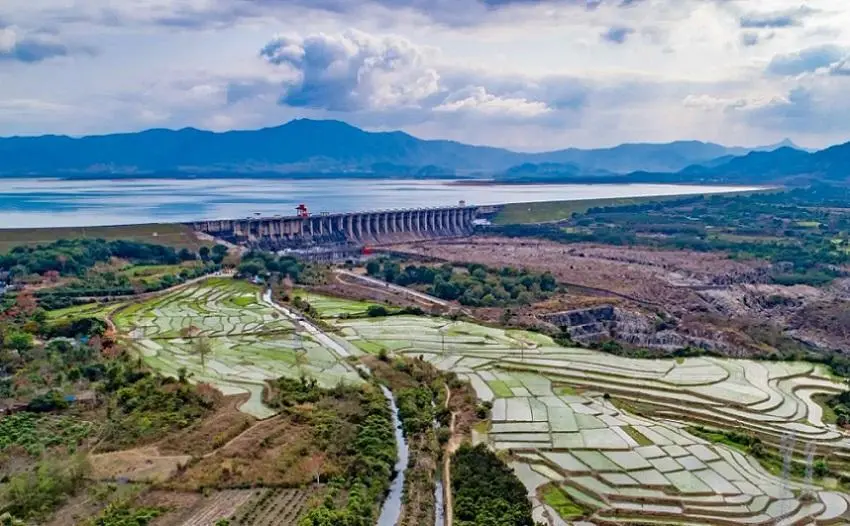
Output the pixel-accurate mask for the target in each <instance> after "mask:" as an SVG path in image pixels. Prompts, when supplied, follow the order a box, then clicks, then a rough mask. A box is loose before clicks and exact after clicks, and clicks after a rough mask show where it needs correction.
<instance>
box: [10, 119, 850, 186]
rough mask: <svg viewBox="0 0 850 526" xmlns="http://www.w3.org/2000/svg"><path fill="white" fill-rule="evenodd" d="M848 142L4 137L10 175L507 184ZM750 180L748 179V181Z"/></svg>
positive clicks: (815, 162) (611, 177)
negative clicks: (498, 144)
mask: <svg viewBox="0 0 850 526" xmlns="http://www.w3.org/2000/svg"><path fill="white" fill-rule="evenodd" d="M849 156H850V143H848V144H846V145H841V146H836V147H833V148H830V149H828V150H823V151H820V152H813V153H810V152H808V151H804V150H802V149H800V148H798V147H797V146H795V145H794V144H793V143H791V142H790V141H787V140H786V141H783V142H782V143H780V144H776V145H771V146H764V147H757V148H742V147H727V146H723V145H719V144H714V143H705V142H699V141H677V142H672V143H665V144H650V143H639V144H623V145H620V146H615V147H612V148H601V149H587V150H583V149H577V148H569V149H565V150H558V151H552V152H544V153H520V152H515V151H510V150H506V149H502V148H493V147H487V146H471V145H467V144H462V143H459V142H454V141H445V140H423V139H418V138H416V137H413V136H412V135H409V134H407V133H403V132H398V131H395V132H368V131H364V130H361V129H359V128H356V127H354V126H351V125H349V124H346V123H343V122H340V121H316V120H308V119H298V120H293V121H290V122H288V123H286V124H284V125H282V126H277V127H272V128H263V129H260V130H246V131H228V132H222V133H215V132H210V131H203V130H198V129H194V128H185V129H181V130H166V129H153V130H147V131H142V132H138V133H122V134H111V135H99V136H87V137H80V138H73V137H68V136H57V135H45V136H39V137H9V138H0V175H3V176H33V175H38V176H63V177H87V178H88V177H91V178H95V177H120V176H132V177H139V176H168V177H182V176H187V177H188V176H196V177H204V176H224V175H228V176H240V175H243V176H249V175H253V176H256V175H267V176H268V175H271V176H290V177H296V176H317V175H320V176H321V175H324V176H330V175H339V174H345V175H349V176H372V177H389V176H405V177H410V176H414V177H423V178H424V177H428V178H430V177H472V178H474V177H479V178H495V179H497V180H502V181H513V182H525V181H549V182H564V181H579V180H593V181H599V182H603V181H605V182H607V181H611V182H614V181H621V180H628V181H644V180H657V181H668V180H675V181H684V180H694V181H699V180H730V181H732V180H734V181H737V182H763V181H764V180H765V179H766V178H768V179H770V178H774V179H783V178H787V177H788V176H798V175H810V176H811V175H820V176H824V177H828V178H841V177H842V176H846V175H847V168H846V166H847V165H848V163H847V160H848V157H849ZM750 179H751V180H750Z"/></svg>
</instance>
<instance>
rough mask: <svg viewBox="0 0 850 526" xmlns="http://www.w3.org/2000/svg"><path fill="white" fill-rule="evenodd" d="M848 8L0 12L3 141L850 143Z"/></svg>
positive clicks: (47, 3) (137, 2)
mask: <svg viewBox="0 0 850 526" xmlns="http://www.w3.org/2000/svg"><path fill="white" fill-rule="evenodd" d="M847 93H850V4H848V2H847V1H846V0H812V1H808V2H804V3H801V2H794V1H788V0H746V1H741V0H610V1H609V0H598V1H590V0H582V1H579V0H364V1H360V2H354V1H351V0H85V1H72V0H38V1H32V0H4V1H3V2H2V4H0V135H4V136H7V135H15V134H21V135H35V134H46V133H60V134H71V135H82V134H99V133H113V132H121V131H135V130H141V129H145V128H152V127H168V128H181V127H186V126H194V127H198V128H204V129H211V130H228V129H244V128H257V127H262V126H273V125H277V124H280V123H282V122H285V121H287V120H289V119H292V118H296V117H311V118H335V119H341V120H345V121H347V122H350V123H352V124H355V125H359V126H362V127H364V128H367V129H372V130H390V129H403V130H405V131H408V132H410V133H413V134H415V135H418V136H421V137H425V138H449V139H455V140H460V141H464V142H470V143H476V144H491V145H498V146H504V147H510V148H514V149H519V150H529V151H539V150H545V149H553V148H561V147H567V146H580V147H590V146H607V145H612V144H617V143H621V142H636V141H650V142H661V141H669V140H676V139H699V140H707V141H716V142H721V143H725V144H738V145H756V144H767V143H772V142H777V141H779V140H781V139H783V138H785V137H790V138H791V139H793V140H795V141H797V142H799V143H801V144H803V145H806V146H811V147H819V146H825V145H829V144H832V143H837V142H844V141H847V140H850V97H848V96H847Z"/></svg>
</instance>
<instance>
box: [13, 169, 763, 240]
mask: <svg viewBox="0 0 850 526" xmlns="http://www.w3.org/2000/svg"><path fill="white" fill-rule="evenodd" d="M747 189H751V188H741V187H735V188H732V187H718V186H712V187H709V186H686V185H679V186H676V185H660V184H634V185H615V184H605V185H522V186H511V185H492V186H463V185H456V184H450V183H447V182H444V181H412V180H382V181H369V180H362V179H324V180H316V179H313V180H300V181H292V180H270V179H192V180H168V179H166V180H160V179H156V180H120V181H64V180H57V179H0V228H29V227H58V226H95V225H120V224H133V223H169V222H181V221H192V220H198V219H225V218H238V217H246V216H250V215H253V214H255V213H259V214H262V215H270V216H271V215H276V214H280V215H293V214H294V213H295V207H296V206H297V205H298V204H300V203H305V204H306V205H307V206H308V208H309V209H310V211H311V212H312V213H318V212H351V211H356V210H381V209H391V208H409V207H420V206H440V205H453V204H457V202H458V201H460V200H465V201H467V203H469V204H476V205H487V204H499V203H518V202H532V201H553V200H572V199H596V198H606V197H633V196H645V195H679V194H694V193H709V192H726V191H731V190H747Z"/></svg>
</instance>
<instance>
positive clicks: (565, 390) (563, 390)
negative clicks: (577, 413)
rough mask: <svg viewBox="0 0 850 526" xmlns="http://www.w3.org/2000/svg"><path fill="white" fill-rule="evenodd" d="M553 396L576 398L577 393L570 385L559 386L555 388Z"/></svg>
mask: <svg viewBox="0 0 850 526" xmlns="http://www.w3.org/2000/svg"><path fill="white" fill-rule="evenodd" d="M555 394H559V395H567V396H577V395H578V391H576V388H575V387H573V386H571V385H559V386H558V387H556V388H555Z"/></svg>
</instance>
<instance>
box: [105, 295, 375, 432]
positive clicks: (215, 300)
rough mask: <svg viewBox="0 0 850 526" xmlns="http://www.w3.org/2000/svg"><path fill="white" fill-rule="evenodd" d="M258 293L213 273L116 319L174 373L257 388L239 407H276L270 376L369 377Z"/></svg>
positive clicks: (259, 411)
mask: <svg viewBox="0 0 850 526" xmlns="http://www.w3.org/2000/svg"><path fill="white" fill-rule="evenodd" d="M257 295H258V289H257V288H255V287H253V286H251V285H249V284H247V283H242V282H238V281H234V280H230V279H212V280H208V281H205V282H203V283H200V284H196V285H193V286H189V287H185V288H183V289H180V290H178V291H175V292H172V293H170V294H166V295H163V296H160V297H157V298H155V299H153V300H150V301H147V302H144V303H140V304H134V305H131V306H129V307H127V308H125V309H123V310H121V311H119V312H118V313H117V314H116V315H115V316H114V321H115V323H116V326H117V327H118V328H119V330H121V331H123V332H124V333H125V334H127V336H128V339H129V342H130V345H131V346H132V347H133V348H134V349H135V350H136V351H137V352H138V353H139V355H140V356H141V357H142V359H143V360H144V361H145V363H146V364H147V365H148V366H150V367H152V368H154V369H156V370H158V371H160V372H162V373H163V374H166V375H170V376H178V375H180V374H181V373H182V372H185V374H187V376H188V378H189V379H190V381H192V382H206V383H209V384H212V385H214V386H216V387H217V388H218V389H219V390H221V391H222V392H223V393H225V394H240V393H250V394H251V397H250V398H249V399H248V401H247V402H246V403H245V404H244V405H242V406H241V407H240V408H239V409H240V410H242V411H244V412H246V413H249V414H251V415H253V416H256V417H258V418H266V417H269V416H271V415H273V414H274V412H273V411H272V410H271V409H269V408H268V407H266V406H265V405H264V404H263V403H262V395H263V387H264V386H265V382H266V380H271V379H275V378H279V377H281V376H287V377H296V378H297V377H300V376H310V377H314V378H316V379H317V380H318V381H319V383H320V384H321V385H322V386H323V387H333V386H335V385H337V384H339V383H340V382H351V383H359V382H361V381H362V380H361V379H360V377H359V376H358V375H357V374H356V373H355V371H354V369H353V368H352V367H351V366H349V365H348V364H347V363H346V362H345V361H343V360H341V359H340V357H339V356H337V355H336V354H335V353H334V352H333V351H331V350H330V349H327V348H326V347H324V346H323V345H321V344H320V343H319V342H318V341H316V340H315V339H314V338H313V337H312V336H311V335H310V334H307V333H306V332H304V331H303V330H301V329H300V328H297V327H296V326H295V325H294V324H292V323H291V322H290V321H288V320H286V319H285V318H283V317H281V316H280V315H279V313H277V312H275V311H274V310H273V309H272V308H271V307H269V306H267V305H265V304H264V303H262V302H260V301H259V300H258V297H257Z"/></svg>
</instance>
